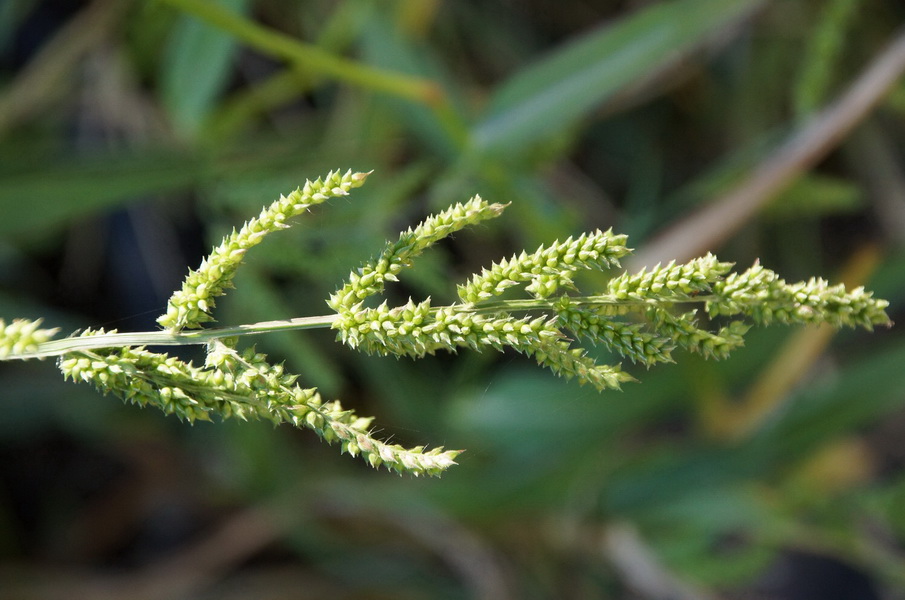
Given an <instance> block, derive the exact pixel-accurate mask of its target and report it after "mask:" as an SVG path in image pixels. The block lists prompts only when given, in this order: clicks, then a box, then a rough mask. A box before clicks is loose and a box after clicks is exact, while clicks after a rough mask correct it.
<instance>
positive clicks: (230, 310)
mask: <svg viewBox="0 0 905 600" xmlns="http://www.w3.org/2000/svg"><path fill="white" fill-rule="evenodd" d="M903 24H905V4H902V3H900V2H898V1H895V0H791V1H790V0H772V1H770V0H669V1H662V2H658V1H652V0H651V1H648V0H625V1H610V0H607V1H593V0H572V1H562V0H559V1H555V0H521V1H516V0H474V1H462V0H459V1H453V0H305V1H290V0H157V1H129V0H94V1H90V2H88V1H81V2H80V1H75V0H4V1H3V2H0V316H2V317H3V318H6V319H9V318H13V317H31V318H35V317H44V319H45V322H46V323H47V324H48V325H52V326H59V327H61V328H62V329H63V330H64V332H69V331H75V330H77V329H79V328H84V327H88V326H90V327H106V328H118V329H120V330H148V329H154V328H156V325H155V323H154V319H155V318H156V316H157V315H158V314H160V313H161V312H163V309H164V307H165V303H166V298H167V297H168V296H169V293H170V292H171V291H172V290H173V289H175V288H176V287H177V286H178V285H179V283H180V281H181V278H182V277H183V276H184V275H185V273H186V272H187V269H188V268H189V267H190V266H196V265H197V264H198V262H199V261H200V259H201V257H202V256H203V254H204V253H205V252H206V251H208V250H209V249H210V247H211V246H212V245H213V244H215V243H216V242H217V241H219V239H220V237H221V236H222V235H224V233H226V232H228V231H229V230H230V229H231V228H232V227H234V226H237V225H239V224H241V223H242V222H243V220H244V219H245V218H247V217H249V216H251V215H253V214H256V213H257V212H258V211H259V210H260V208H261V206H263V205H265V204H268V203H269V202H270V201H272V200H273V199H275V198H276V197H277V196H278V195H279V194H280V193H281V192H288V191H291V190H292V189H294V188H295V187H296V186H298V185H299V184H301V183H303V182H304V180H305V178H315V177H317V176H319V175H321V174H323V173H325V172H326V171H327V170H329V169H334V168H342V169H346V168H352V169H355V170H371V169H373V170H374V174H373V175H372V176H371V178H370V179H369V181H368V185H367V186H366V187H365V188H362V189H361V190H357V191H356V192H355V193H354V194H353V195H352V196H351V197H350V199H348V200H339V201H332V202H331V203H330V204H329V205H327V206H323V207H319V208H318V209H317V210H316V211H314V212H312V213H311V214H310V215H307V216H306V217H305V218H304V219H301V220H300V221H299V223H298V225H297V226H296V227H294V228H293V229H292V230H290V231H289V232H286V233H281V234H280V235H278V236H274V237H273V238H269V239H268V240H267V243H266V244H264V245H262V246H260V247H258V248H255V250H254V251H253V252H252V253H250V255H249V257H248V261H247V264H245V266H244V267H243V268H242V269H241V270H240V271H239V274H238V276H237V279H236V282H235V283H236V289H235V290H233V291H231V292H230V294H229V295H228V296H226V297H225V298H224V299H223V300H222V301H220V302H219V303H218V308H217V312H216V316H217V318H218V320H219V322H220V323H222V324H225V325H229V324H239V323H250V322H255V321H260V320H270V319H278V318H288V317H293V316H305V315H318V314H325V313H327V312H328V309H327V307H326V305H325V304H324V300H325V299H326V297H327V296H328V294H329V293H330V292H332V291H333V290H334V289H335V288H336V287H337V286H338V285H339V284H340V282H341V281H342V279H343V278H344V277H345V276H346V274H347V273H348V272H349V270H350V269H352V268H353V267H355V266H357V265H358V264H359V263H360V262H361V261H362V260H364V259H366V258H368V257H369V256H371V255H372V254H373V253H375V252H376V251H378V250H379V249H380V248H381V247H382V244H383V242H384V240H386V239H389V238H393V237H394V236H395V235H396V234H397V233H398V231H399V230H401V229H403V228H405V227H408V226H409V225H412V224H414V223H416V222H417V221H418V220H420V219H421V218H423V217H424V216H425V215H426V214H428V213H429V212H431V211H434V210H438V209H441V208H443V207H445V206H447V205H448V204H449V203H451V202H455V201H462V200H465V199H467V198H468V197H470V196H471V195H473V194H475V193H480V194H481V195H483V196H484V197H486V198H488V199H491V200H493V201H499V202H510V203H511V206H510V207H509V208H508V209H507V211H506V213H505V214H504V216H503V217H501V218H500V219H498V220H496V221H495V222H492V223H489V224H486V225H482V226H481V227H479V228H477V229H475V230H473V231H467V232H463V233H461V234H459V235H457V236H456V238H455V239H454V240H451V241H450V242H448V243H445V244H443V245H441V246H440V247H438V248H436V249H433V250H432V251H431V252H429V253H428V254H427V255H425V256H423V257H422V258H421V259H420V260H419V261H418V262H417V263H416V267H415V268H414V269H413V270H412V271H411V272H407V273H406V276H405V278H404V281H403V282H401V284H400V285H398V286H396V287H395V288H394V289H393V290H391V291H389V292H388V294H389V296H390V298H391V299H394V300H398V299H404V298H406V297H407V296H409V295H411V296H413V297H416V298H421V297H425V296H428V295H430V296H432V297H433V298H434V299H435V302H436V303H439V302H442V301H446V300H450V299H452V298H453V297H454V293H455V291H454V285H453V284H454V283H455V282H456V281H459V280H461V279H463V278H464V277H466V276H467V275H468V274H469V273H471V272H473V271H475V270H477V269H479V268H480V267H481V266H485V265H488V264H489V263H490V262H491V261H493V260H496V259H499V258H501V257H504V256H506V255H508V254H511V253H512V252H514V251H518V250H521V249H525V248H527V249H533V248H535V247H536V246H537V245H539V244H540V243H543V242H550V241H552V240H554V239H556V238H564V237H567V236H569V235H574V234H578V233H580V232H582V231H585V230H589V229H593V228H598V227H600V228H608V227H613V228H614V229H615V230H617V231H619V232H624V233H628V234H629V235H630V236H631V237H630V243H631V245H632V246H633V247H634V248H636V249H637V250H638V255H637V258H636V259H635V261H634V262H633V263H632V265H631V266H632V267H633V268H637V267H639V266H641V265H642V264H651V263H654V262H657V261H659V260H669V259H670V258H680V259H687V258H689V257H691V256H694V255H697V254H700V253H702V252H704V251H707V250H713V251H715V252H717V253H718V254H719V256H720V257H721V258H722V259H724V260H733V261H736V262H737V264H738V266H739V268H746V267H747V266H749V265H751V264H752V263H753V262H754V261H755V260H758V259H759V260H760V261H761V262H762V263H764V264H765V265H766V266H768V267H770V268H771V269H774V270H776V271H778V272H779V273H780V274H781V275H783V276H784V277H785V278H787V279H788V280H798V279H803V278H808V277H810V276H813V275H819V276H824V277H827V278H829V279H830V280H831V281H834V282H838V281H846V282H848V283H850V284H852V285H860V284H864V285H867V286H869V287H870V288H871V289H873V290H875V291H876V293H877V295H878V296H881V297H885V298H888V299H889V300H890V301H891V309H890V314H891V316H892V317H893V319H896V318H897V317H898V318H899V320H901V319H902V318H903V315H902V314H901V307H902V300H903V298H905V253H903V241H905V82H903V80H902V78H901V73H902V72H903V71H905V56H903V54H905V41H903V40H905V33H903V30H902V29H901V26H902V25H903ZM695 215H697V216H695ZM705 218H706V219H709V220H705ZM256 343H257V345H258V347H259V348H260V349H261V350H263V351H266V352H267V353H269V354H270V356H271V357H272V358H274V359H275V360H283V361H285V362H286V365H287V368H289V369H292V370H294V371H295V372H298V373H300V374H301V378H302V382H303V383H305V384H307V385H310V386H317V387H319V388H320V390H321V392H322V393H323V394H324V395H325V396H327V397H338V398H342V399H343V401H344V402H345V403H348V404H349V405H351V406H354V407H356V408H357V409H358V410H360V411H361V412H362V413H364V414H373V415H375V416H376V417H377V423H378V424H379V426H380V428H381V430H382V432H383V434H384V435H385V436H386V437H389V438H392V439H393V440H395V441H398V442H400V443H403V444H406V445H414V444H429V445H431V446H434V445H440V444H442V445H445V446H447V447H452V448H466V449H467V452H466V453H464V454H463V455H462V456H461V458H460V461H459V462H460V464H459V466H457V467H455V468H454V469H452V470H451V471H449V472H448V473H447V474H446V475H445V476H444V477H443V478H442V479H432V480H423V479H414V478H410V477H398V476H396V475H392V474H389V473H388V472H386V471H375V470H372V469H369V468H368V467H366V466H365V465H364V464H362V462H361V461H359V460H354V459H351V458H349V457H348V456H340V455H339V453H338V452H337V449H336V448H334V447H329V446H326V445H325V444H322V443H320V442H319V441H318V440H317V438H316V437H315V436H314V435H313V434H311V433H310V432H306V431H296V430H293V429H291V428H289V427H280V428H273V427H272V426H270V425H267V424H262V423H241V422H240V423H237V422H225V423H215V424H198V425H194V426H190V425H188V424H185V423H181V422H179V421H178V420H176V419H174V418H172V417H166V416H164V415H163V414H161V413H159V412H157V411H154V410H141V409H139V408H136V407H132V406H125V405H123V404H121V403H120V402H119V401H118V400H116V399H113V398H105V397H102V396H100V395H99V394H97V393H96V392H94V391H93V390H92V389H91V388H89V387H88V386H84V385H74V384H65V383H64V382H63V381H62V378H61V377H60V376H59V373H57V372H56V371H55V369H54V365H53V363H52V362H51V361H44V362H39V361H34V362H28V363H4V364H2V365H0V415H2V416H0V598H10V599H44V598H60V599H67V600H71V599H78V598H92V599H98V598H100V599H105V598H130V599H133V600H138V599H148V600H151V599H154V600H158V599H159V600H163V599H195V598H197V599H206V598H221V599H229V598H256V599H293V598H298V599H308V598H326V597H329V598H335V599H340V598H361V599H391V598H392V599H420V598H425V599H426V598H430V599H450V600H452V599H465V598H469V599H471V598H474V599H483V600H497V599H500V600H506V599H521V598H526V599H547V598H551V599H553V598H556V599H585V598H601V599H645V600H646V599H651V600H653V599H656V600H666V599H667V598H669V599H682V600H684V599H693V598H696V599H711V600H716V599H727V600H730V599H780V600H781V599H792V598H794V599H808V598H820V599H822V600H832V599H856V598H857V599H862V600H863V599H868V600H869V599H871V598H884V599H887V598H888V599H893V598H905V368H903V365H905V338H903V336H902V335H901V334H900V332H899V330H898V328H895V327H893V328H891V329H888V330H886V329H884V330H881V331H876V332H873V333H868V332H863V331H858V332H851V331H846V332H841V333H839V334H835V335H834V334H832V332H828V331H825V330H822V329H809V330H799V329H790V328H784V327H776V328H772V329H766V330H754V331H752V332H751V335H750V340H749V342H748V344H747V346H746V347H745V348H744V349H742V350H741V351H739V352H737V353H736V354H735V356H734V357H733V358H731V359H730V360H728V361H724V362H722V363H714V362H707V361H703V360H701V359H700V358H699V357H697V356H687V355H682V354H679V355H678V356H677V359H678V360H677V364H674V365H664V366H659V367H657V368H654V369H651V370H649V371H645V370H644V369H638V368H633V371H632V372H633V373H634V374H635V375H636V376H637V377H638V378H639V379H640V380H641V382H640V383H637V384H631V385H626V386H625V388H624V391H622V392H607V393H604V394H597V393H596V392H594V391H593V390H590V389H586V388H583V387H580V386H578V385H575V384H571V383H567V382H565V381H562V380H560V379H557V378H556V377H555V376H553V375H551V374H550V373H549V372H547V371H546V370H544V369H541V368H539V367H537V366H536V365H534V364H532V363H531V361H529V360H526V359H524V358H523V357H520V356H517V355H510V354H493V353H485V354H474V353H461V354H459V355H456V356H449V355H443V356H437V357H431V358H427V359H424V360H419V361H410V360H395V359H392V358H380V357H368V356H363V355H359V354H357V353H355V352H353V351H351V350H348V349H346V348H343V347H341V346H340V345H339V344H337V343H336V342H335V341H334V339H333V334H332V333H331V332H329V331H308V332H303V333H292V334H273V335H268V336H263V337H261V338H260V339H259V340H257V342H256ZM599 352H600V354H601V358H602V359H606V358H607V357H605V356H603V354H604V353H603V351H602V350H600V351H599ZM629 368H631V366H629Z"/></svg>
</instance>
